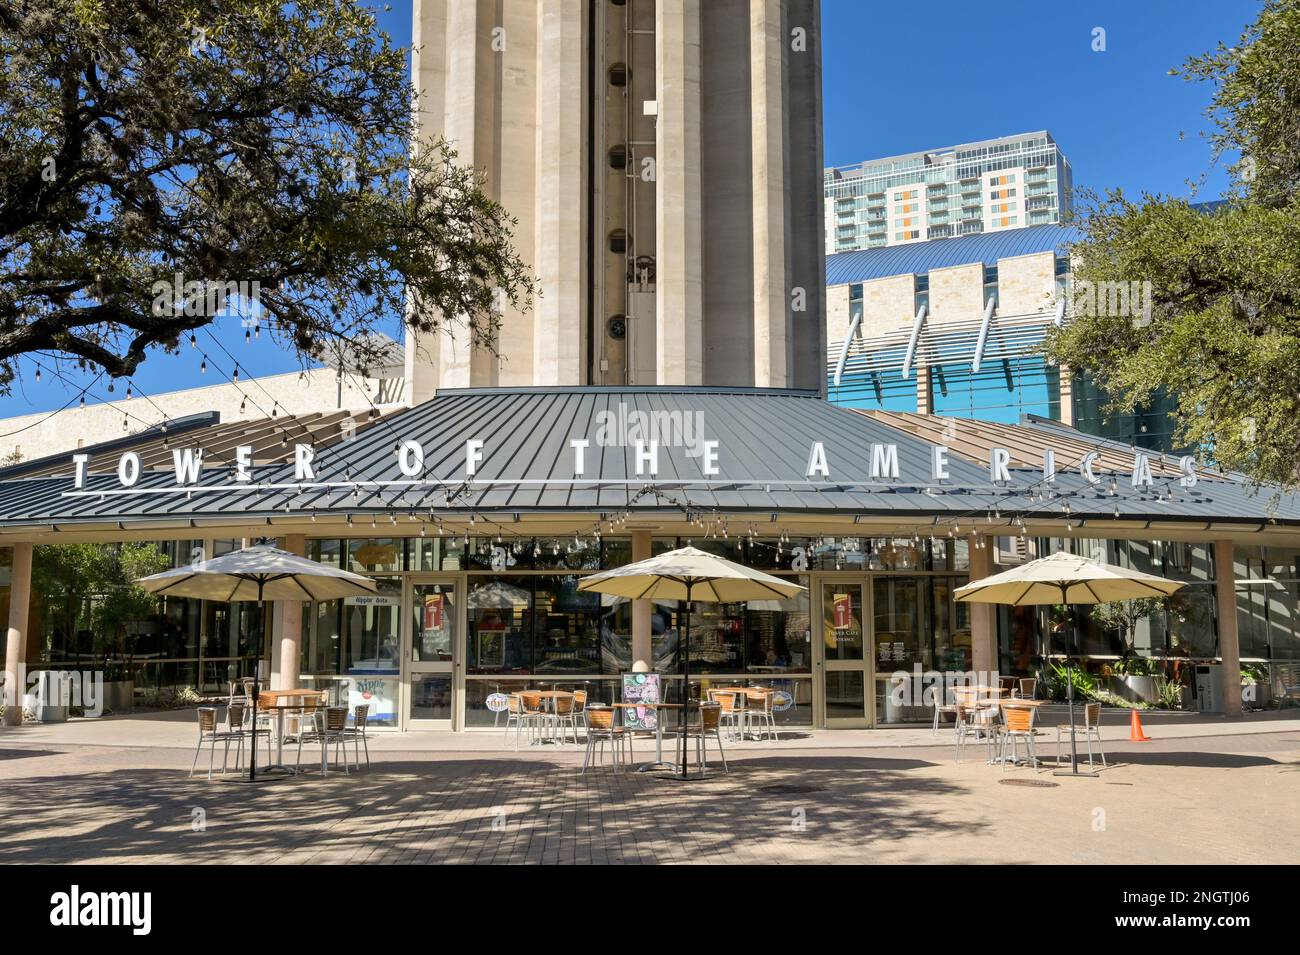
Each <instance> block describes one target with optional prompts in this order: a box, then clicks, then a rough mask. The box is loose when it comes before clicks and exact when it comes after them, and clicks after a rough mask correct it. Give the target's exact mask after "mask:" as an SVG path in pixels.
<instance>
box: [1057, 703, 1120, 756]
mask: <svg viewBox="0 0 1300 955" xmlns="http://www.w3.org/2000/svg"><path fill="white" fill-rule="evenodd" d="M1062 730H1064V731H1065V732H1067V733H1068V732H1069V731H1070V724H1069V723H1058V724H1057V725H1056V764H1057V765H1058V766H1059V765H1061V732H1062ZM1074 732H1075V734H1076V735H1077V734H1079V733H1082V734H1083V738H1084V740H1085V742H1086V743H1087V746H1088V768H1089V769H1091V768H1092V738H1093V736H1096V737H1097V752H1098V753H1100V754H1101V766H1102V768H1103V769H1109V768H1110V767H1108V766H1107V765H1106V751H1105V750H1104V749H1102V748H1101V704H1100V703H1085V704H1084V705H1083V726H1079V725H1078V724H1077V723H1076V724H1075V726H1074Z"/></svg>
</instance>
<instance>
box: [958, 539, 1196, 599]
mask: <svg viewBox="0 0 1300 955" xmlns="http://www.w3.org/2000/svg"><path fill="white" fill-rule="evenodd" d="M1182 587H1183V585H1182V584H1181V583H1179V582H1178V581H1176V580H1169V579H1168V578H1165V577H1157V576H1155V575H1154V574H1144V573H1142V572H1141V571H1139V570H1129V569H1128V568H1127V567H1116V566H1115V565H1114V564H1103V563H1099V562H1098V561H1095V560H1089V559H1088V558H1086V557H1080V556H1078V555H1077V554H1067V553H1065V551H1057V552H1056V553H1055V554H1051V555H1050V556H1048V557H1040V558H1039V559H1038V560H1031V561H1030V562H1029V563H1027V564H1021V565H1020V566H1019V567H1012V568H1011V569H1010V570H1004V571H1003V572H1002V573H1000V574H994V575H993V576H992V577H984V578H982V579H980V580H973V581H971V582H970V583H969V584H966V585H965V586H963V587H958V588H957V589H956V590H955V591H954V592H953V593H954V595H955V597H956V598H957V599H958V600H966V601H973V602H976V603H990V604H1011V605H1012V606H1017V607H1023V606H1032V605H1036V604H1056V603H1066V604H1097V603H1108V602H1110V601H1112V600H1136V599H1138V598H1140V597H1169V596H1172V595H1173V594H1174V593H1176V592H1177V591H1178V590H1180V589H1182Z"/></svg>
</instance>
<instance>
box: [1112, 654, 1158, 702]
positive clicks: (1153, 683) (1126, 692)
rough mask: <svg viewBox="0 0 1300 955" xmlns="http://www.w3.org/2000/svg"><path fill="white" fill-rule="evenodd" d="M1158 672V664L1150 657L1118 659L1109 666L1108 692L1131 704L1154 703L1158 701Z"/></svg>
mask: <svg viewBox="0 0 1300 955" xmlns="http://www.w3.org/2000/svg"><path fill="white" fill-rule="evenodd" d="M1159 672H1160V664H1159V663H1158V662H1157V661H1156V660H1152V659H1151V658H1150V657H1140V656H1137V655H1132V656H1125V657H1120V658H1119V659H1118V660H1116V661H1115V662H1114V663H1112V664H1111V673H1112V676H1111V678H1110V681H1109V684H1110V690H1111V692H1112V693H1114V694H1115V695H1116V696H1118V697H1120V698H1121V699H1124V700H1128V701H1129V702H1131V703H1155V702H1156V701H1157V700H1159V699H1160V688H1159V686H1158V685H1157V680H1156V677H1157V675H1158V674H1159Z"/></svg>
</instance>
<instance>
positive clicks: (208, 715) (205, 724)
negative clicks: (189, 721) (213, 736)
mask: <svg viewBox="0 0 1300 955" xmlns="http://www.w3.org/2000/svg"><path fill="white" fill-rule="evenodd" d="M216 730H217V708H216V707H215V706H200V707H199V732H200V733H215V732H216Z"/></svg>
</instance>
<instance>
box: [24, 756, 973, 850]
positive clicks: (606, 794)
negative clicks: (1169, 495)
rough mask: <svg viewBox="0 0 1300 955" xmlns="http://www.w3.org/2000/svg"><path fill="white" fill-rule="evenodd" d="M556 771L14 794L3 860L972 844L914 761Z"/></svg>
mask: <svg viewBox="0 0 1300 955" xmlns="http://www.w3.org/2000/svg"><path fill="white" fill-rule="evenodd" d="M568 755H569V756H570V758H569V759H567V760H564V761H560V760H552V759H537V758H533V759H527V760H525V759H518V758H511V757H510V756H501V757H495V758H473V759H409V758H396V759H376V761H375V763H374V767H373V769H372V770H371V771H369V772H361V773H354V774H352V775H351V776H347V777H344V776H343V775H341V774H338V773H336V772H332V773H331V774H330V775H329V777H327V778H324V779H322V778H320V777H319V775H318V774H311V775H305V776H301V777H291V778H287V779H282V780H276V781H271V782H266V783H254V784H249V783H243V782H236V781H235V779H234V776H233V774H231V776H228V777H227V778H226V779H224V780H221V779H220V778H218V779H216V780H214V781H213V782H211V783H209V782H208V781H207V780H206V778H204V777H203V776H196V777H195V778H193V779H187V778H186V771H187V770H179V769H120V770H116V771H113V772H96V771H90V772H86V773H76V774H72V773H68V774H57V775H45V776H40V777H35V776H33V777H28V778H17V779H10V780H8V781H6V782H5V784H4V788H3V797H2V798H3V802H4V803H5V804H6V805H7V808H8V811H6V812H4V813H3V814H0V861H4V862H7V863H21V862H86V861H96V862H114V861H123V862H125V861H145V860H148V861H179V862H193V863H202V862H244V861H251V862H261V863H268V862H325V861H349V862H358V861H385V862H404V861H411V862H439V861H497V862H501V861H523V860H525V859H526V860H528V861H550V862H583V861H608V862H650V863H653V862H659V861H755V860H757V859H758V857H760V856H762V855H763V854H765V853H766V854H767V855H769V856H770V855H772V854H781V853H784V854H787V857H789V858H795V857H796V856H798V857H802V856H804V855H813V854H821V853H825V852H826V851H827V850H834V851H836V852H837V853H839V854H841V856H846V855H847V856H852V857H854V858H858V859H860V860H861V861H868V860H869V859H870V857H871V851H872V848H873V847H880V846H884V845H887V844H890V843H895V842H898V841H901V840H905V839H910V838H914V837H918V836H919V837H925V836H941V835H954V834H971V833H978V832H980V831H982V830H984V829H985V828H986V826H985V824H984V823H981V822H976V821H972V820H969V819H961V818H956V817H954V816H953V814H952V813H951V812H950V811H949V812H939V811H937V810H935V809H932V808H927V806H933V805H934V803H933V801H932V799H931V798H930V797H943V796H948V795H953V794H963V793H966V792H968V791H969V790H968V789H967V788H966V787H963V786H961V785H959V784H954V783H951V782H948V781H944V780H940V779H935V778H933V777H931V776H927V775H925V774H923V773H917V772H915V770H918V769H923V768H925V767H927V766H930V765H932V764H929V763H926V762H925V761H923V760H909V759H896V758H881V757H855V756H825V757H821V756H812V755H810V756H801V757H797V758H796V757H759V758H752V759H751V758H739V759H736V760H735V762H734V763H733V764H732V772H730V773H728V774H718V775H716V776H713V777H711V778H708V779H706V780H702V781H700V782H694V783H681V782H675V781H671V780H665V779H664V778H662V777H663V774H661V773H635V772H621V773H614V772H612V771H611V768H610V767H609V766H608V765H605V766H602V767H600V768H599V769H598V770H595V771H592V772H589V773H588V774H587V775H579V774H578V772H577V769H578V764H579V761H580V760H579V759H577V758H573V757H575V756H576V754H568ZM922 802H923V803H924V804H922ZM199 822H201V823H202V825H199V824H198V823H199Z"/></svg>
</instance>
